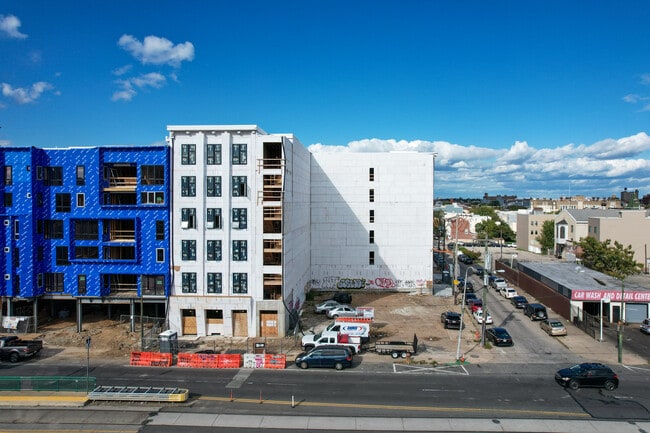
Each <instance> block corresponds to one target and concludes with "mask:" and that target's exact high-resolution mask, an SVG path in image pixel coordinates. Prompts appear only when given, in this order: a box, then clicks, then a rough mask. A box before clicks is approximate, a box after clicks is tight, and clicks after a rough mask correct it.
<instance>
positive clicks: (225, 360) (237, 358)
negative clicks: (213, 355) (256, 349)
mask: <svg viewBox="0 0 650 433" xmlns="http://www.w3.org/2000/svg"><path fill="white" fill-rule="evenodd" d="M217 357H218V358H219V361H218V368H240V367H241V366H242V356H241V355H239V354H237V355H223V354H221V355H217Z"/></svg>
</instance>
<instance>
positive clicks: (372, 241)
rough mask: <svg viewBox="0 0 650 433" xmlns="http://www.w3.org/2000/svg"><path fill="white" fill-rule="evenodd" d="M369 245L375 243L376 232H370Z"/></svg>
mask: <svg viewBox="0 0 650 433" xmlns="http://www.w3.org/2000/svg"><path fill="white" fill-rule="evenodd" d="M368 243H371V244H374V243H375V231H374V230H370V233H369V234H368Z"/></svg>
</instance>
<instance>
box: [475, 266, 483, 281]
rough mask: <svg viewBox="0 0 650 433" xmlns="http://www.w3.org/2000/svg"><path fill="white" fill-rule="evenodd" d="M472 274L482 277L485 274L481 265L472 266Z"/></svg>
mask: <svg viewBox="0 0 650 433" xmlns="http://www.w3.org/2000/svg"><path fill="white" fill-rule="evenodd" d="M474 269H475V271H474V275H476V276H477V277H480V278H483V275H484V274H485V270H484V269H483V267H482V266H474Z"/></svg>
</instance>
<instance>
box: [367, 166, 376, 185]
mask: <svg viewBox="0 0 650 433" xmlns="http://www.w3.org/2000/svg"><path fill="white" fill-rule="evenodd" d="M368 180H369V181H370V182H374V181H375V169H374V168H373V167H370V168H369V169H368Z"/></svg>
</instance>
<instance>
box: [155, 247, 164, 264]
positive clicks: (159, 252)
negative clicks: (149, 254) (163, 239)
mask: <svg viewBox="0 0 650 433" xmlns="http://www.w3.org/2000/svg"><path fill="white" fill-rule="evenodd" d="M156 262H157V263H164V262H165V249H164V248H156Z"/></svg>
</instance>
